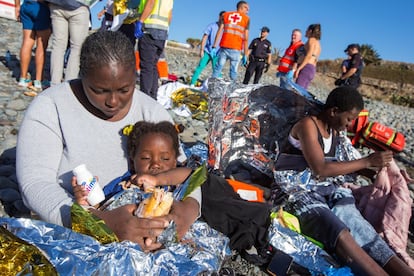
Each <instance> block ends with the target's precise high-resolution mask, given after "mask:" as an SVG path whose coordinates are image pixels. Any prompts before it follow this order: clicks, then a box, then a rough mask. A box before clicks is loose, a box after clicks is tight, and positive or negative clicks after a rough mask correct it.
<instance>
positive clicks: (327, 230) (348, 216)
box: [286, 187, 395, 266]
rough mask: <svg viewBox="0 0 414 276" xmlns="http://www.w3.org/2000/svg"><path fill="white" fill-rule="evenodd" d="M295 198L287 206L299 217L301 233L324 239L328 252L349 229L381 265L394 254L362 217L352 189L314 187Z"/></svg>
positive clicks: (321, 240) (357, 241)
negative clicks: (322, 190)
mask: <svg viewBox="0 0 414 276" xmlns="http://www.w3.org/2000/svg"><path fill="white" fill-rule="evenodd" d="M293 198H294V199H293ZM292 199H293V200H292V201H289V202H288V204H287V206H286V210H287V211H288V212H289V211H290V212H292V213H293V214H295V215H296V216H297V217H298V219H299V222H300V225H301V230H302V233H303V234H305V235H307V236H310V237H312V238H315V239H316V240H318V241H320V242H322V243H323V244H324V245H325V247H326V250H327V251H328V252H333V251H334V250H335V247H336V242H337V239H338V235H339V233H340V232H341V231H342V230H344V229H349V231H350V233H351V235H352V237H353V238H354V239H355V241H356V243H357V244H358V245H359V246H361V248H362V249H364V250H365V251H366V252H367V254H368V255H369V256H371V258H373V259H374V260H375V261H376V262H377V263H379V264H380V265H381V266H384V265H385V264H386V263H387V262H388V261H389V259H390V258H391V257H392V256H394V255H395V253H394V252H393V251H392V250H391V249H390V247H389V246H388V245H387V243H386V242H385V241H384V240H383V239H382V238H381V237H380V236H379V235H378V234H377V232H376V231H375V229H374V228H373V227H372V226H371V224H370V223H369V222H368V221H366V220H365V219H364V218H363V217H362V215H361V213H360V212H359V210H358V209H357V208H356V206H355V200H354V197H353V195H352V192H351V190H349V189H346V188H342V187H338V188H336V189H334V190H333V192H332V193H328V194H327V195H325V196H323V195H321V194H319V193H317V192H312V191H308V192H301V193H298V194H296V195H294V196H293V197H292Z"/></svg>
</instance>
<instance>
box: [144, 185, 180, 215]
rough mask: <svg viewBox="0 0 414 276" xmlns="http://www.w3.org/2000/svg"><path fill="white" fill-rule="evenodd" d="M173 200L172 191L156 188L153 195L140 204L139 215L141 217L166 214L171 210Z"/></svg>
mask: <svg viewBox="0 0 414 276" xmlns="http://www.w3.org/2000/svg"><path fill="white" fill-rule="evenodd" d="M173 201H174V198H173V196H172V193H171V192H166V191H164V190H163V189H160V188H155V189H154V191H153V193H152V195H151V196H150V197H149V198H147V199H145V200H143V201H142V202H141V203H140V204H139V206H138V209H137V216H138V217H140V218H152V217H159V216H165V215H167V214H168V213H169V212H170V209H171V206H172V204H173Z"/></svg>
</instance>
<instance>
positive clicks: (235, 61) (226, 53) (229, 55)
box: [212, 48, 240, 81]
mask: <svg viewBox="0 0 414 276" xmlns="http://www.w3.org/2000/svg"><path fill="white" fill-rule="evenodd" d="M228 59H229V60H230V72H229V76H230V79H231V80H232V81H236V80H237V69H238V67H239V62H240V51H239V50H234V49H229V48H220V50H219V53H218V61H217V64H216V66H215V67H214V70H213V76H212V77H213V78H218V77H219V76H220V75H221V71H222V70H223V67H224V64H226V61H227V60H228Z"/></svg>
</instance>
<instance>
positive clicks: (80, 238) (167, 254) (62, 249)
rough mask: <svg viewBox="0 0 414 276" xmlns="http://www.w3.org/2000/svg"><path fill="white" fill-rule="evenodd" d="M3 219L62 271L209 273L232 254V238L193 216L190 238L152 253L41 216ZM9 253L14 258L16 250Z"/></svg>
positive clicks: (92, 272) (80, 273)
mask: <svg viewBox="0 0 414 276" xmlns="http://www.w3.org/2000/svg"><path fill="white" fill-rule="evenodd" d="M0 225H1V226H3V227H5V228H6V229H7V230H9V231H10V232H11V233H12V234H14V235H15V236H17V237H19V238H20V239H22V240H24V241H27V242H29V243H30V244H33V245H35V246H36V247H37V248H39V249H40V250H41V251H42V252H43V253H44V255H45V256H46V257H47V258H48V260H49V261H50V262H51V263H52V265H53V266H54V267H55V268H56V270H57V271H58V273H59V274H60V275H82V276H84V275H114V276H115V275H116V276H118V275H198V274H201V273H204V274H203V275H209V274H212V273H214V272H217V271H218V270H219V268H220V266H221V264H222V262H223V259H224V258H225V257H226V256H229V255H231V252H230V249H229V247H228V242H229V241H228V238H227V237H225V236H224V235H223V234H221V233H219V232H217V231H215V230H213V229H212V228H210V227H209V226H208V225H207V224H206V223H203V222H195V223H194V224H193V225H192V227H191V229H190V230H189V231H188V232H187V234H186V236H185V239H186V240H189V241H191V242H189V243H175V244H173V245H171V246H169V247H168V248H165V249H160V250H158V251H156V252H154V253H144V252H143V251H141V249H140V247H139V245H138V244H136V243H133V242H129V241H123V242H114V243H110V244H106V245H102V244H100V243H99V242H98V241H97V240H95V239H94V238H92V237H89V236H87V235H83V234H79V233H76V232H74V231H72V230H70V229H68V228H65V227H62V226H58V225H55V224H50V223H46V222H43V221H39V220H32V219H25V218H19V219H16V218H0ZM6 257H9V258H10V260H11V261H12V258H13V256H6ZM2 261H5V260H4V259H3V260H2Z"/></svg>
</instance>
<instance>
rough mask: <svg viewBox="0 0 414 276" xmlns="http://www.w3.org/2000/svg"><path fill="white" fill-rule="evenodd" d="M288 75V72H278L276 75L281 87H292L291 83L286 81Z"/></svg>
mask: <svg viewBox="0 0 414 276" xmlns="http://www.w3.org/2000/svg"><path fill="white" fill-rule="evenodd" d="M286 75H287V73H282V72H277V73H276V77H278V78H279V87H281V88H284V89H290V87H289V85H287V83H286Z"/></svg>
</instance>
